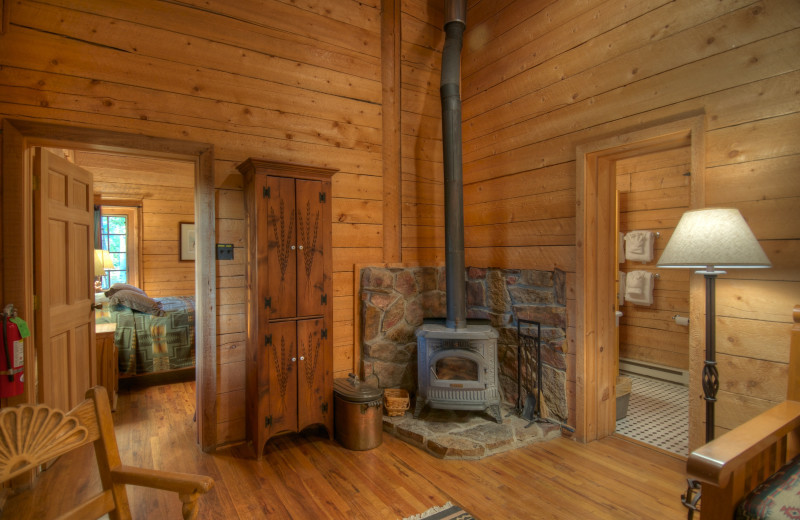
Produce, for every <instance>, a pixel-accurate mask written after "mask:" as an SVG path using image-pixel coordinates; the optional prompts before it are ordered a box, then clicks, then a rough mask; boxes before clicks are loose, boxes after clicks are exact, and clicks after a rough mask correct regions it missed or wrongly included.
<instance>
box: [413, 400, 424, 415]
mask: <svg viewBox="0 0 800 520" xmlns="http://www.w3.org/2000/svg"><path fill="white" fill-rule="evenodd" d="M423 409H425V399H423V398H422V397H421V396H417V403H416V404H415V405H414V419H419V414H421V413H422V410H423Z"/></svg>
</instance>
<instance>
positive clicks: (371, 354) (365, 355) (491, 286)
mask: <svg viewBox="0 0 800 520" xmlns="http://www.w3.org/2000/svg"><path fill="white" fill-rule="evenodd" d="M466 275H467V276H466V284H467V317H468V318H469V319H481V320H488V321H489V323H490V324H491V325H492V326H493V327H495V328H496V329H497V330H498V332H499V334H500V337H499V339H498V363H499V368H500V388H501V394H502V399H503V402H505V403H507V404H510V405H512V406H513V405H515V404H516V402H517V345H518V343H517V319H518V318H521V319H529V320H534V321H539V322H541V324H542V372H543V377H542V379H543V380H544V381H543V390H544V396H545V403H546V405H547V409H548V411H549V414H550V415H549V418H550V420H553V421H556V422H559V423H562V424H564V423H566V422H567V418H568V417H567V416H568V407H567V397H566V350H567V340H566V328H567V323H566V296H565V294H566V292H565V279H566V276H565V273H564V272H563V271H559V270H555V271H537V270H530V269H497V268H476V267H469V268H467V269H466ZM360 277H361V284H360V286H361V290H360V296H361V303H362V306H361V324H362V331H361V332H362V336H361V343H362V356H361V359H362V369H363V374H364V378H365V380H366V381H367V382H369V383H371V384H374V385H376V386H378V387H379V388H404V389H406V390H408V392H409V394H410V395H412V396H413V395H414V394H415V392H416V390H417V352H416V350H417V343H416V341H417V338H416V336H415V331H416V329H417V327H418V326H420V325H421V324H422V321H423V319H424V318H442V317H444V316H445V315H446V293H445V291H446V287H445V285H446V284H445V268H444V267H443V266H442V267H365V268H362V269H361V272H360ZM535 374H536V366H535V352H527V351H526V352H525V353H524V356H523V367H522V380H523V396H524V395H527V393H528V392H530V388H529V385H528V382H529V381H533V380H534V379H535ZM531 393H532V392H531Z"/></svg>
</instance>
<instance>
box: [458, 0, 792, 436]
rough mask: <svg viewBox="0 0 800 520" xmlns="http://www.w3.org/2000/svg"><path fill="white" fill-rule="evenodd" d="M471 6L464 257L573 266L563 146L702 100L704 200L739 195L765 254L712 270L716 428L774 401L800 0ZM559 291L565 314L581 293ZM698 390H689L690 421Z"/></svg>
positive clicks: (671, 115) (782, 340) (732, 199)
mask: <svg viewBox="0 0 800 520" xmlns="http://www.w3.org/2000/svg"><path fill="white" fill-rule="evenodd" d="M472 4H475V5H474V8H473V9H471V10H470V11H469V14H468V19H469V21H468V28H467V35H466V42H465V54H464V58H463V61H462V66H463V69H462V70H463V74H464V80H463V85H462V87H463V96H464V104H463V112H464V139H465V145H464V146H465V149H464V160H465V172H464V177H465V183H466V185H465V193H464V197H465V201H466V204H467V208H466V215H465V219H466V225H467V236H468V237H469V238H468V240H469V242H468V250H467V262H468V263H469V264H472V265H492V266H497V267H525V268H534V269H547V270H549V269H553V268H554V267H558V268H560V269H563V270H565V271H567V272H568V273H570V274H573V273H575V169H576V168H575V148H576V145H578V144H579V143H583V142H588V141H593V140H599V139H601V138H604V137H607V136H611V135H614V134H618V133H624V132H627V131H634V130H637V129H641V128H644V127H647V126H649V125H653V124H655V123H657V122H661V121H665V120H670V119H676V118H678V117H680V116H681V115H683V116H685V115H686V114H695V113H698V112H702V113H705V115H706V127H707V134H706V136H705V138H706V139H705V140H706V150H705V160H706V165H707V171H706V186H705V193H706V201H705V202H706V205H708V206H734V207H737V208H739V209H740V210H741V211H742V213H743V215H744V217H745V218H746V219H747V220H748V222H749V223H750V225H751V227H752V229H753V232H754V233H755V235H756V236H757V237H758V238H759V239H760V241H761V244H762V246H763V247H764V249H765V251H766V253H767V255H768V256H769V257H770V259H771V260H772V263H773V268H772V269H768V270H759V271H755V270H753V271H746V270H738V271H734V270H731V271H730V272H729V273H728V274H727V275H725V276H723V277H721V278H720V279H719V280H718V282H717V313H718V315H719V317H718V330H717V335H718V342H717V344H718V345H717V346H718V348H719V350H720V354H719V360H720V380H721V392H720V396H719V403H718V405H717V410H718V411H717V425H718V426H719V428H720V430H724V429H727V428H730V427H733V426H735V425H737V424H739V423H741V422H742V421H744V420H745V419H746V418H748V417H751V416H753V415H754V414H755V413H756V412H758V411H760V410H763V409H765V408H767V407H768V406H770V405H772V404H773V403H775V402H776V401H780V400H781V399H782V398H783V396H782V389H783V388H784V387H785V366H786V365H785V364H786V362H787V360H788V357H787V349H788V344H789V328H790V324H791V310H792V306H793V305H794V304H795V303H797V302H798V301H800V226H798V225H797V222H798V218H800V180H799V179H800V176H798V175H797V171H798V168H800V141H799V140H798V139H797V138H796V136H797V135H798V133H799V132H800V111H798V108H800V103H798V90H797V84H798V82H799V81H800V53H798V52H796V51H797V49H798V48H800V4H798V3H797V2H796V1H795V0H767V1H754V0H730V1H725V2H694V1H685V0H683V1H682V0H679V1H669V0H643V1H641V2H634V3H630V2H624V1H623V0H611V1H606V2H600V1H589V2H572V1H568V0H556V1H553V0H505V1H502V2H496V3H490V2H479V3H475V2H471V3H470V5H472ZM490 4H491V5H490ZM568 282H569V283H570V286H574V276H570V275H568ZM568 294H569V295H572V300H571V301H570V302H569V309H568V313H569V317H570V323H571V324H572V325H574V317H575V305H576V304H579V303H580V302H575V301H574V292H573V291H571V290H570V291H569V293H568ZM701 301H702V300H701ZM569 333H570V335H572V336H574V328H573V327H572V326H571V327H570V330H569ZM572 341H574V339H573V340H572ZM701 356H702V354H701ZM569 361H570V363H571V364H573V366H574V357H571V358H570V360H569ZM699 362H700V360H699V359H695V358H693V359H690V365H691V366H692V368H693V369H695V368H696V367H698V366H699ZM568 374H574V369H573V370H571V371H570V372H568ZM568 377H572V380H571V381H570V384H571V385H574V376H568ZM700 394H701V391H700V390H699V388H698V387H693V388H692V393H691V395H692V399H691V403H692V404H691V407H692V410H693V417H695V418H696V417H698V415H697V411H698V410H701V409H702V401H701V400H700V399H699V397H698V396H699V395H700ZM697 423H698V421H694V423H693V431H692V438H691V441H690V442H691V443H692V444H693V446H696V445H697V444H698V439H699V438H701V437H702V425H701V424H697ZM698 432H699V437H698Z"/></svg>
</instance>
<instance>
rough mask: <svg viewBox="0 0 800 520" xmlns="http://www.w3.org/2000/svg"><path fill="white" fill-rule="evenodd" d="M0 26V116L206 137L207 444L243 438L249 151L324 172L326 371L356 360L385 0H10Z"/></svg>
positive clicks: (375, 162) (374, 174)
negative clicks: (214, 336)
mask: <svg viewBox="0 0 800 520" xmlns="http://www.w3.org/2000/svg"><path fill="white" fill-rule="evenodd" d="M7 6H8V10H7V12H6V14H7V15H8V17H7V19H6V20H5V21H7V23H8V25H7V30H6V31H5V33H4V34H2V35H0V117H4V118H5V117H8V118H17V119H30V120H39V121H47V122H56V123H59V124H66V125H74V126H90V127H94V128H101V129H108V130H115V131H123V132H131V133H137V134H144V135H150V136H155V137H163V138H174V139H185V140H191V141H197V142H206V143H211V144H213V145H214V160H215V161H214V170H215V177H216V187H217V203H218V205H219V209H218V214H217V221H216V223H217V237H216V240H217V241H218V242H222V243H233V244H234V246H235V250H234V252H235V260H234V261H233V262H229V263H222V262H218V263H217V266H218V267H217V286H218V288H219V290H218V292H217V294H218V302H217V305H218V316H217V319H218V321H219V323H218V326H217V331H218V334H219V336H218V338H219V339H218V355H217V359H218V362H219V369H218V374H217V391H218V399H217V408H218V410H217V412H218V413H217V416H218V428H217V441H218V443H219V444H224V443H229V442H235V441H238V440H241V439H242V438H243V437H244V428H243V426H244V421H243V403H244V392H243V382H244V377H243V373H244V372H243V363H244V357H243V353H244V348H243V347H244V344H243V341H244V330H245V329H244V315H243V309H244V297H245V288H244V265H243V264H242V263H241V262H239V261H238V259H240V258H243V256H244V255H243V249H242V248H243V245H244V242H243V233H244V220H243V214H242V205H243V203H242V200H241V178H240V175H239V173H238V171H237V170H236V169H235V166H236V165H237V164H239V163H240V162H242V161H243V160H245V159H246V158H248V157H259V158H265V159H272V160H280V161H287V162H296V163H302V164H311V165H315V166H324V167H331V168H338V169H339V170H340V171H339V173H337V174H336V175H335V176H334V178H333V200H332V204H333V248H334V250H333V265H334V271H335V272H334V286H335V297H334V322H335V323H334V324H333V330H334V332H333V334H334V347H335V353H334V370H335V372H336V376H337V377H338V376H341V375H346V374H347V372H349V371H351V370H352V352H353V346H352V332H353V330H352V314H353V312H352V309H353V289H352V287H353V274H352V272H353V265H354V264H355V263H356V262H380V261H382V245H381V244H382V226H381V222H382V217H381V214H382V209H381V201H382V198H383V185H382V177H381V175H382V155H381V138H382V135H381V132H382V119H381V101H382V92H381V63H380V56H381V41H380V6H381V2H380V0H320V1H317V2H313V3H309V2H305V3H297V2H293V1H290V0H242V1H237V2H229V1H227V0H210V1H209V0H188V1H184V2H165V1H160V0H115V1H114V2H107V1H104V0H43V1H32V0H19V1H15V2H9V3H7Z"/></svg>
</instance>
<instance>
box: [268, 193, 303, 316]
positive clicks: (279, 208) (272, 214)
mask: <svg viewBox="0 0 800 520" xmlns="http://www.w3.org/2000/svg"><path fill="white" fill-rule="evenodd" d="M267 194H268V195H267V237H268V238H267V251H268V252H267V265H266V266H264V268H265V269H266V268H267V266H269V268H268V271H267V275H268V279H269V297H270V305H269V307H270V309H271V311H270V312H271V314H270V319H273V320H274V319H278V318H288V317H292V316H294V315H295V312H296V309H297V304H296V301H297V300H296V294H297V293H296V285H297V267H296V262H297V259H296V257H297V254H296V253H297V252H296V250H297V242H296V234H295V231H296V230H295V223H294V215H295V199H294V180H293V179H285V178H282V177H267Z"/></svg>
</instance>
